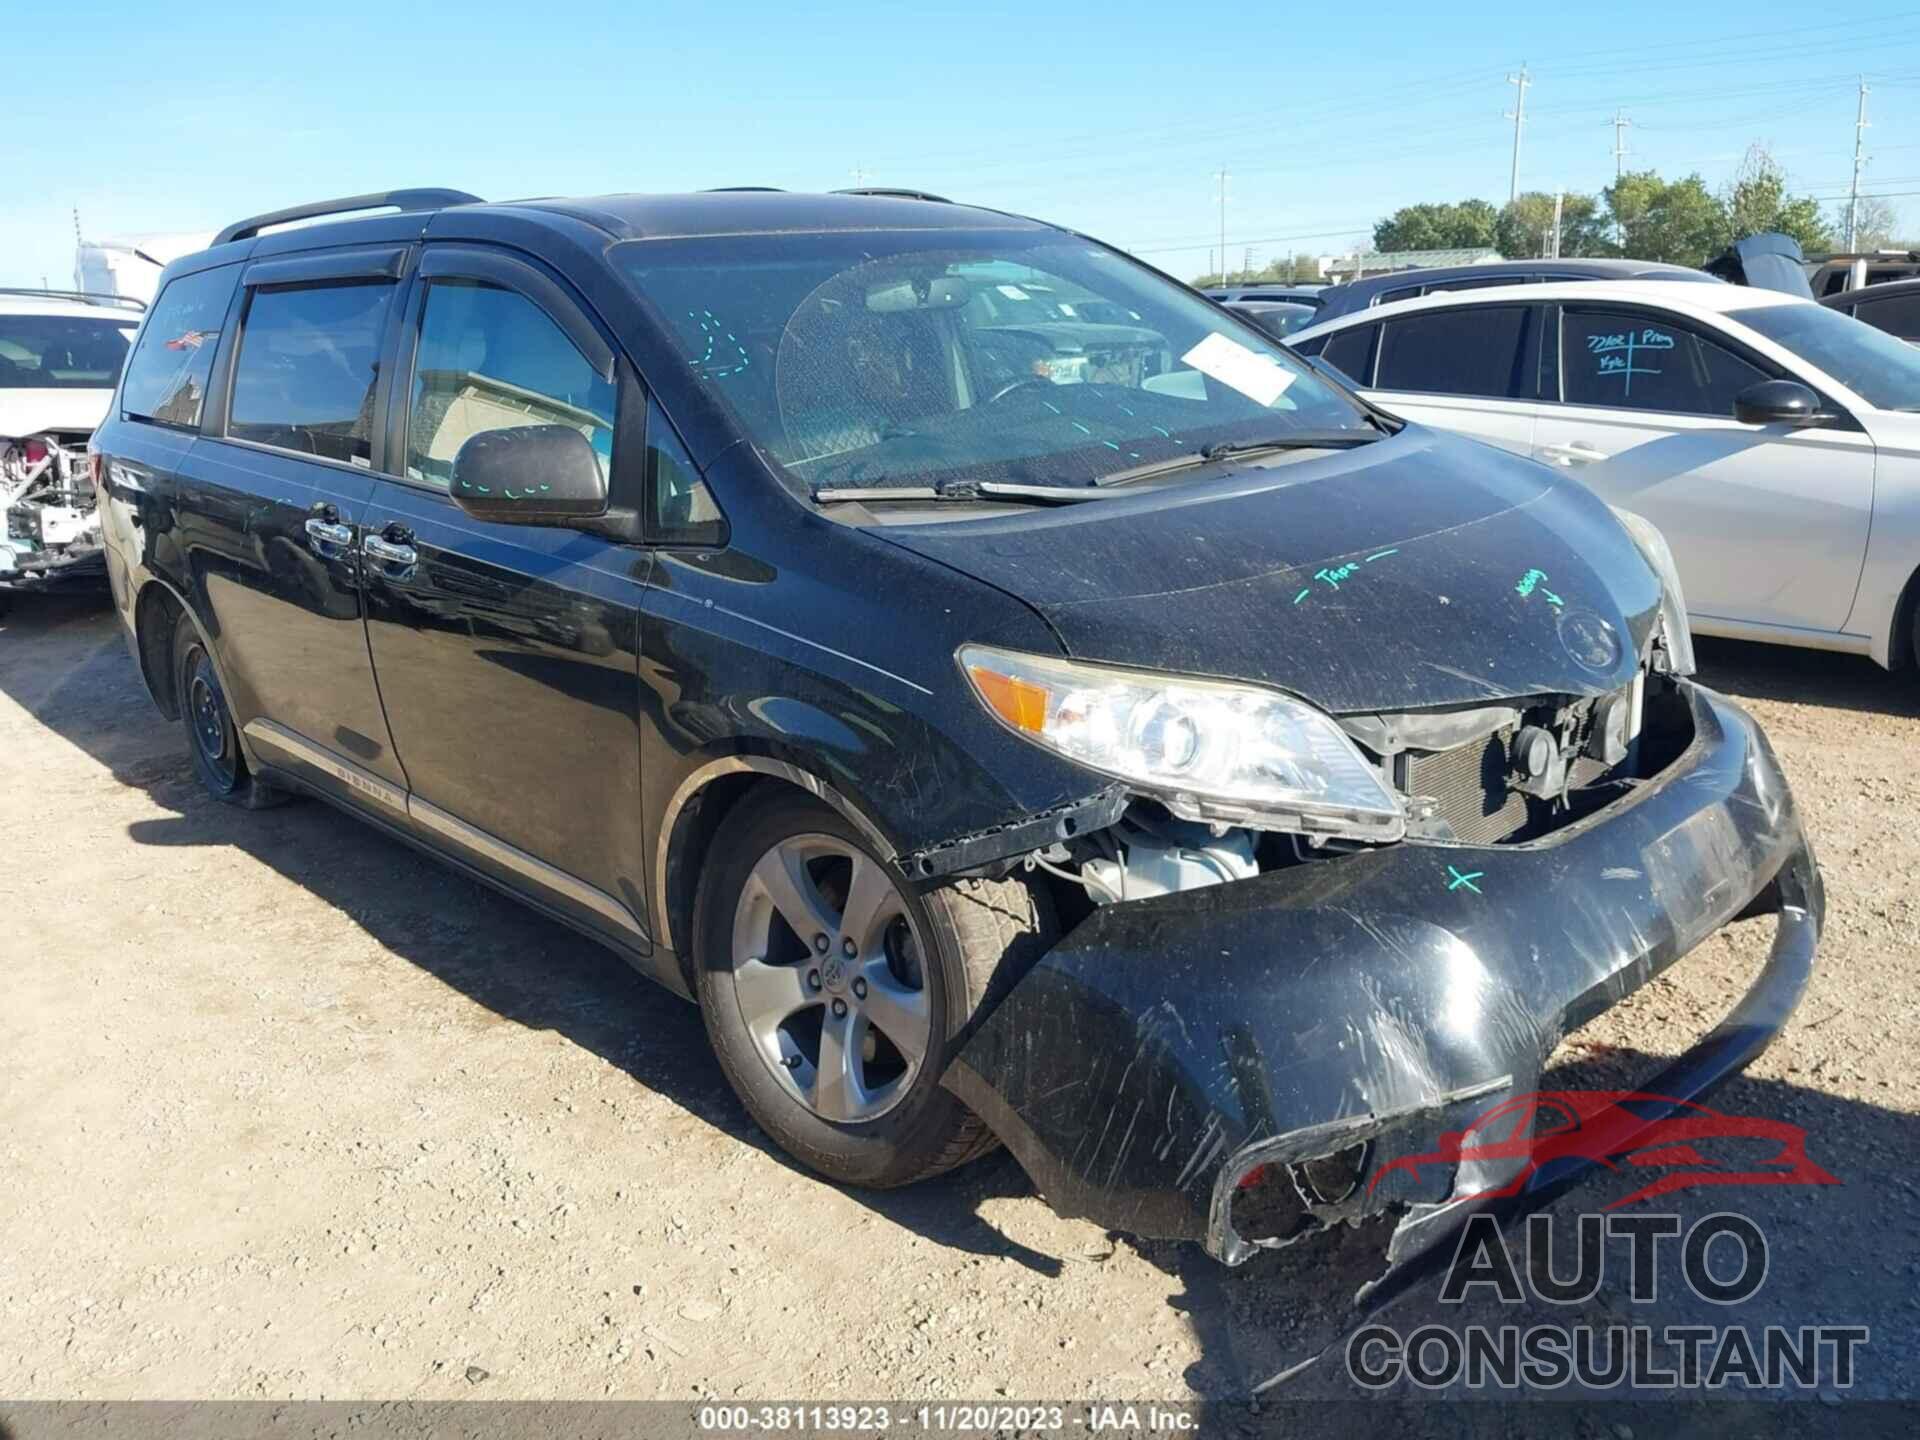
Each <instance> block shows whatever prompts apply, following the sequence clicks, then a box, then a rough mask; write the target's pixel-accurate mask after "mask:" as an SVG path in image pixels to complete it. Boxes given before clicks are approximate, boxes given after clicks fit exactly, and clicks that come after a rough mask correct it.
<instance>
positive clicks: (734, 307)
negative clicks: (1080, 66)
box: [614, 229, 1370, 492]
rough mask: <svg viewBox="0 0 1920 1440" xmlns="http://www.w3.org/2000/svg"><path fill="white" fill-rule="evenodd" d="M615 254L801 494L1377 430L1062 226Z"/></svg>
mask: <svg viewBox="0 0 1920 1440" xmlns="http://www.w3.org/2000/svg"><path fill="white" fill-rule="evenodd" d="M614 254H615V257H616V259H617V260H618V262H619V263H620V264H621V266H622V267H623V269H624V270H625V272H626V273H627V275H628V276H629V277H630V278H631V279H632V280H633V282H634V284H635V286H636V288H637V289H638V290H639V291H640V293H641V294H642V295H644V296H645V297H646V298H647V299H648V300H650V301H651V302H652V303H653V304H654V305H655V306H657V307H658V309H659V310H660V311H661V313H662V314H663V316H664V317H665V319H666V320H667V322H668V323H669V324H670V326H671V327H672V329H673V330H674V332H675V335H676V338H677V339H678V341H679V344H680V346H681V349H682V353H683V355H684V356H685V359H686V362H687V364H688V365H689V366H691V367H692V369H693V371H694V373H695V374H696V375H697V376H698V377H699V378H700V380H701V381H702V382H703V383H704V384H705V385H707V386H708V387H709V388H710V389H711V390H712V391H714V392H715V393H716V394H718V395H719V396H720V397H721V398H722V399H723V400H724V401H725V402H726V403H727V404H728V405H729V406H730V407H731V409H732V411H733V413H734V415H735V416H736V417H737V418H738V420H739V422H740V425H741V426H742V428H743V429H744V430H745V431H746V433H747V434H748V435H749V436H750V437H751V438H752V440H753V441H754V443H755V444H756V445H757V446H758V447H759V448H760V450H761V452H762V453H763V454H765V455H766V456H767V457H768V458H769V459H770V460H772V461H773V462H774V463H775V464H776V466H778V467H779V468H780V469H781V470H782V471H783V473H784V474H785V476H786V477H787V478H788V480H789V481H790V483H792V484H794V485H795V487H796V488H798V489H801V490H803V491H807V492H811V491H814V490H818V489H822V488H834V489H845V488H848V487H855V486H858V487H867V486H880V485H885V486H898V485H936V486H940V485H947V484H950V483H953V482H959V481H1002V482H1014V483H1020V484H1029V485H1087V484H1091V483H1092V482H1093V481H1095V480H1096V479H1098V478H1099V477H1101V476H1104V475H1110V474H1112V473H1113V472H1115V471H1119V470H1127V469H1132V468H1135V467H1139V466H1143V465H1152V464H1154V463H1155V462H1157V461H1161V460H1168V459H1171V458H1173V457H1175V456H1179V455H1183V454H1191V453H1193V452H1195V451H1197V450H1200V449H1202V448H1204V447H1206V446H1210V445H1214V444H1220V443H1235V442H1240V443H1245V442H1251V441H1259V440H1272V439H1280V440H1284V439H1285V438H1286V437H1287V436H1288V435H1290V434H1312V433H1325V432H1327V431H1333V430H1366V429H1369V428H1370V425H1369V422H1368V420H1367V419H1366V416H1365V413H1364V412H1363V411H1362V410H1361V409H1360V408H1359V407H1357V406H1356V405H1355V404H1354V403H1353V402H1352V401H1351V400H1348V399H1347V398H1345V397H1344V396H1342V395H1341V394H1340V393H1339V392H1338V391H1336V390H1334V389H1332V388H1331V387H1330V386H1328V385H1326V384H1324V383H1322V382H1321V381H1320V380H1319V379H1317V378H1316V377H1315V376H1314V375H1313V374H1312V373H1311V372H1310V371H1308V370H1306V369H1305V368H1304V367H1303V366H1302V365H1301V364H1300V363H1299V362H1297V361H1296V360H1294V359H1293V358H1291V357H1290V356H1289V355H1288V354H1287V352H1286V351H1285V350H1283V349H1282V348H1281V347H1280V346H1279V344H1278V343H1277V342H1275V341H1273V340H1270V339H1268V338H1266V337H1264V336H1262V335H1260V334H1258V333H1256V332H1254V331H1252V330H1251V329H1248V328H1246V327H1244V326H1241V325H1236V324H1234V323H1233V322H1232V321H1230V320H1227V319H1226V318H1225V317H1223V316H1222V315H1221V314H1220V312H1219V311H1218V310H1217V309H1216V308H1215V307H1214V306H1212V305H1210V304H1208V303H1207V302H1206V301H1204V300H1201V299H1200V298H1199V297H1198V296H1196V295H1194V294H1192V293H1191V292H1190V291H1188V290H1187V289H1186V288H1185V287H1183V286H1180V285H1175V284H1173V283H1172V282H1171V281H1168V280H1165V279H1163V278H1161V277H1159V276H1157V275H1155V274H1153V273H1152V272H1151V271H1148V270H1144V269H1142V268H1141V267H1140V266H1138V265H1135V264H1134V263H1132V262H1131V261H1129V260H1127V259H1126V258H1124V257H1123V256H1120V255H1118V254H1116V253H1114V252H1112V251H1109V250H1105V249H1102V248H1101V247H1099V246H1096V245H1093V244H1091V243H1089V242H1088V241H1085V240H1076V239H1071V238H1069V237H1066V236H1063V235H1061V234H1060V233H1059V232H1058V231H1024V232H1023V231H1011V232H1007V231H974V230H958V229H956V230H951V231H940V232H936V233H931V234H930V233H928V232H926V231H918V232H912V233H903V234H876V233H874V232H871V231H863V232H858V233H846V234H831V233H830V234H816V235H739V236H725V237H707V238H702V239H700V240H694V241H681V240H653V241H648V240H641V241H633V242H630V243H628V244H626V245H622V246H620V247H619V248H618V249H617V250H616V251H615V252H614Z"/></svg>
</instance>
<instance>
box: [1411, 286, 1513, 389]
mask: <svg viewBox="0 0 1920 1440" xmlns="http://www.w3.org/2000/svg"><path fill="white" fill-rule="evenodd" d="M1380 329H1381V332H1382V333H1381V336H1380V368H1379V373H1378V375H1377V376H1376V377H1375V379H1374V382H1373V383H1374V387H1375V388H1376V389H1380V390H1412V391H1419V392H1423V393H1425V394H1429V395H1479V396H1484V397H1487V398H1493V399H1514V398H1519V397H1522V396H1526V397H1531V395H1532V393H1533V387H1532V385H1531V384H1530V383H1528V382H1529V381H1530V380H1531V378H1532V375H1531V371H1530V369H1528V368H1527V367H1524V366H1522V364H1521V349H1522V345H1521V342H1522V340H1523V339H1524V338H1525V335H1526V331H1527V308H1526V306H1524V305H1481V306H1475V307H1473V308H1471V309H1465V310H1439V311H1429V312H1427V313H1425V314H1421V315H1409V316H1407V317H1405V318H1404V319H1400V320H1388V321H1386V322H1384V323H1383V324H1382V325H1381V327H1380Z"/></svg>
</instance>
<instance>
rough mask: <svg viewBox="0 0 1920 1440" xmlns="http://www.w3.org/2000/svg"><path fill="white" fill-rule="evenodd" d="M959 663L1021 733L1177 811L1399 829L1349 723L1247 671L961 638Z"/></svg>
mask: <svg viewBox="0 0 1920 1440" xmlns="http://www.w3.org/2000/svg"><path fill="white" fill-rule="evenodd" d="M959 660H960V668H961V669H962V670H963V671H965V672H966V676H967V679H968V681H969V682H970V683H971V684H972V686H973V688H974V693H975V694H977V695H978V696H979V697H980V701H981V703H982V704H984V705H985V706H986V707H987V709H988V710H990V711H992V712H993V714H994V716H995V717H996V718H997V719H999V721H1000V722H1001V724H1003V725H1005V726H1006V727H1007V728H1008V729H1009V730H1012V731H1013V732H1014V734H1016V735H1018V736H1020V737H1021V738H1022V739H1025V740H1031V741H1032V742H1033V743H1034V744H1036V745H1040V746H1043V747H1045V748H1046V749H1048V750H1051V751H1053V752H1054V753H1055V754H1058V755H1063V756H1065V757H1066V758H1067V759H1069V760H1072V761H1074V762H1075V763H1076V764H1080V765H1084V766H1086V767H1087V768H1088V769H1091V770H1098V771H1100V772H1102V773H1103V774H1107V775H1113V776H1117V777H1118V778H1119V779H1122V780H1125V781H1126V782H1128V784H1130V785H1132V786H1134V787H1136V788H1138V789H1139V790H1140V791H1141V792H1142V793H1144V794H1148V795H1151V796H1153V797H1154V798H1155V799H1157V800H1159V801H1160V802H1161V803H1162V804H1164V805H1165V806H1166V807H1167V808H1168V809H1169V810H1171V811H1172V812H1173V813H1174V814H1176V815H1178V816H1180V817H1182V818H1183V819H1187V820H1219V821H1228V822H1231V823H1233V824H1236V825H1248V826H1252V827H1254V828H1255V829H1261V830H1291V831H1297V832H1300V833H1302V834H1310V835H1338V836H1346V837H1350V838H1352V839H1358V840H1375V841H1388V840H1398V839H1399V838H1400V837H1401V836H1402V835H1404V834H1405V833H1406V828H1407V823H1406V815H1405V812H1404V811H1403V810H1402V809H1401V806H1400V801H1399V799H1398V798H1397V797H1396V796H1395V795H1394V793H1393V791H1391V790H1390V789H1388V788H1387V786H1386V784H1385V783H1384V782H1383V781H1382V780H1381V778H1380V776H1379V775H1378V773H1376V772H1375V770H1374V769H1373V767H1372V766H1371V765H1369V764H1368V763H1367V761H1366V758H1365V757H1364V756H1363V755H1361V753H1360V751H1359V750H1358V749H1357V748H1355V746H1354V743H1353V741H1351V740H1349V739H1348V738H1347V736H1346V733H1345V732H1344V731H1342V730H1341V729H1340V727H1339V726H1338V725H1336V724H1334V723H1333V721H1332V720H1331V719H1330V718H1329V717H1328V716H1326V715H1323V714H1321V713H1320V712H1319V711H1318V710H1316V709H1314V708H1313V707H1312V706H1311V705H1305V704H1302V703H1301V702H1300V701H1298V700H1293V699H1289V698H1288V697H1287V696H1285V695H1281V694H1278V693H1277V692H1275V691H1272V690H1265V689H1262V688H1260V687H1258V686H1254V685H1235V684H1232V683H1230V682H1227V681H1222V680H1199V679H1189V678H1187V677H1185V676H1181V675H1162V674H1158V673H1156V672H1154V671H1150V670H1121V669H1116V668H1112V667H1109V666H1106V665H1085V664H1080V663H1078V662H1076V661H1072V660H1061V659H1057V658H1055V657H1053V656H1050V655H1028V654H1023V653H1020V652H1017V651H1012V650H995V649H991V648H989V647H987V646H984V645H965V646H962V647H961V649H960V654H959Z"/></svg>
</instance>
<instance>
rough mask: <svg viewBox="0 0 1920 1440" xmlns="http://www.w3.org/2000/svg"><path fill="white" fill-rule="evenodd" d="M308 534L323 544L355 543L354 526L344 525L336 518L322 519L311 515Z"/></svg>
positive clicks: (308, 521)
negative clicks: (335, 519)
mask: <svg viewBox="0 0 1920 1440" xmlns="http://www.w3.org/2000/svg"><path fill="white" fill-rule="evenodd" d="M307 534H308V536H309V537H310V538H312V539H313V540H316V541H318V542H319V543H321V544H323V545H351V544H352V543H353V527H352V526H351V525H342V524H340V523H339V522H337V521H334V520H322V519H321V518H320V517H319V516H317V515H316V516H311V517H309V519H308V520H307Z"/></svg>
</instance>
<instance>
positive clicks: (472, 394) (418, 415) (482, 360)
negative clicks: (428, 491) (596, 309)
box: [406, 279, 614, 490]
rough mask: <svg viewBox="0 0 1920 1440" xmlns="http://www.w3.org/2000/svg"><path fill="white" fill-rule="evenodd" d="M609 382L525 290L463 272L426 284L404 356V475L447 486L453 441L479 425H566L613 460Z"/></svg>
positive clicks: (606, 460)
mask: <svg viewBox="0 0 1920 1440" xmlns="http://www.w3.org/2000/svg"><path fill="white" fill-rule="evenodd" d="M613 421H614V387H613V382H612V381H610V380H604V379H602V378H601V377H600V376H599V374H597V373H596V372H595V370H594V368H593V366H592V364H591V363H590V362H589V361H588V360H587V357H586V356H584V355H582V354H581V353H580V352H579V350H577V349H575V348H574V344H573V342H572V341H571V340H569V339H567V337H566V333H565V332H564V331H563V330H561V328H560V327H559V326H558V325H556V324H555V323H554V322H553V320H552V319H551V318H550V317H549V316H548V315H547V312H546V311H544V310H542V309H541V308H540V307H539V306H538V305H535V304H534V303H533V302H532V301H531V300H529V299H527V297H526V296H524V295H520V294H517V293H515V292H514V291H512V290H507V289H503V288H501V287H500V286H497V285H486V284H482V283H480V282H478V281H469V280H457V279H452V280H435V281H434V282H433V283H432V284H431V285H430V286H429V287H428V289H427V305H426V311H425V313H424V314H423V315H422V317H421V321H420V348H419V351H418V354H417V356H416V358H415V360H414V365H413V395H412V404H411V408H410V410H409V419H408V423H407V469H406V474H407V478H408V479H410V480H418V481H422V482H424V483H425V484H428V485H434V486H437V487H438V488H440V489H443V490H444V489H446V488H447V486H448V483H449V481H450V480H451V478H452V476H453V458H454V456H456V455H458V454H459V453H460V447H461V446H462V445H464V444H466V442H467V441H468V440H470V439H472V438H473V437H474V436H475V435H478V434H480V433H481V432H482V431H486V430H512V429H517V428H519V427H521V426H526V425H567V426H571V427H572V428H574V429H576V430H578V431H579V432H580V433H581V434H582V435H584V436H586V437H587V441H588V443H589V444H591V445H592V446H593V451H594V454H596V455H597V456H599V457H600V472H601V474H603V475H607V474H610V473H611V471H612V466H613Z"/></svg>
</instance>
